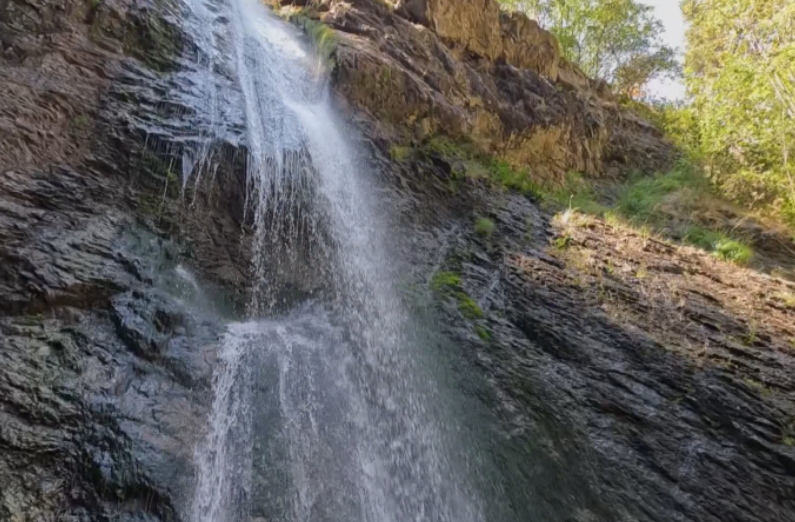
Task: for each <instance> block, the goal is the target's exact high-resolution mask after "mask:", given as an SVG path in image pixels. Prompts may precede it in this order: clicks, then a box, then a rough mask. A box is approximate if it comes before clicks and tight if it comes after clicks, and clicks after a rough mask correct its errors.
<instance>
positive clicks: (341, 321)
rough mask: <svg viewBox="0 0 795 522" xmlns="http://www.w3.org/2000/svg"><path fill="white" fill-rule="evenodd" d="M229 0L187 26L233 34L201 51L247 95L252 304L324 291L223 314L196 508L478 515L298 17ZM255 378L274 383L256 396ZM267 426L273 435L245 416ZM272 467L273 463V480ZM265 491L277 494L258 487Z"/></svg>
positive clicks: (420, 521) (282, 516)
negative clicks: (233, 319) (293, 289)
mask: <svg viewBox="0 0 795 522" xmlns="http://www.w3.org/2000/svg"><path fill="white" fill-rule="evenodd" d="M188 1H189V2H190V3H191V5H193V4H196V5H197V6H198V4H200V3H202V2H205V1H212V0H188ZM220 1H221V2H223V1H224V0H220ZM227 1H228V2H230V3H229V4H223V3H221V4H218V5H214V6H213V7H212V9H210V8H199V7H196V6H194V8H193V9H192V10H191V11H192V12H195V13H200V14H202V16H209V14H210V13H214V16H216V17H217V20H215V21H209V22H208V21H206V20H205V21H204V22H203V24H204V25H202V24H187V25H186V27H187V28H188V29H190V28H192V27H194V26H204V27H212V28H213V31H221V32H223V34H221V35H215V36H213V37H212V38H211V39H209V40H208V38H210V37H208V36H207V35H196V37H197V38H204V39H205V43H206V44H208V45H214V42H216V41H228V42H230V43H231V49H230V50H229V51H228V52H226V54H225V51H224V49H215V51H214V52H213V53H210V54H211V55H213V56H216V57H217V60H218V61H219V62H223V60H227V62H228V63H227V64H226V65H229V66H230V67H231V68H233V69H234V70H235V76H236V79H237V87H238V88H239V91H240V92H242V110H243V112H244V113H245V122H246V130H245V144H246V146H247V148H248V153H249V157H248V190H249V204H250V205H251V207H252V208H253V211H254V227H255V237H254V248H253V251H254V254H253V259H252V266H253V273H254V276H255V280H254V281H253V282H252V285H253V286H254V292H253V299H252V303H251V311H252V314H254V315H255V316H257V315H260V314H263V313H268V312H270V311H271V310H273V309H274V306H275V303H276V301H275V297H274V295H275V294H276V291H277V289H279V288H280V285H282V286H284V284H285V281H286V282H288V283H293V282H299V283H300V282H301V281H302V280H304V279H306V278H309V277H316V278H317V277H318V274H321V277H320V279H323V283H324V284H325V288H326V289H327V295H326V298H325V299H324V300H323V301H322V302H323V303H324V304H323V305H315V306H313V307H304V308H300V309H299V310H295V311H293V312H291V313H290V314H288V315H287V316H286V317H284V318H282V319H280V320H275V319H273V320H269V321H261V322H259V323H252V324H247V325H233V326H230V327H229V330H228V332H227V334H226V336H225V338H224V340H223V343H222V347H221V352H220V364H219V367H218V369H217V372H216V375H215V381H214V387H215V388H214V393H215V399H214V402H213V410H212V414H211V416H210V419H209V427H208V434H207V436H206V440H205V442H204V444H203V445H200V446H199V447H198V448H197V450H196V462H197V468H198V473H199V476H198V479H197V487H196V491H195V497H194V500H193V503H192V512H191V516H192V521H193V522H231V521H233V520H246V519H247V518H248V517H250V516H253V515H252V512H256V513H257V514H258V515H259V516H263V517H264V518H266V519H272V520H285V521H286V522H304V521H305V522H309V521H317V522H332V521H338V520H339V521H342V520H345V521H361V522H405V521H409V520H411V521H415V522H425V521H427V522H431V521H432V522H474V521H477V520H480V519H481V518H482V517H481V514H480V510H479V507H478V506H479V503H478V501H477V499H475V498H473V496H472V494H471V492H469V491H468V490H467V489H466V487H465V486H464V481H462V480H460V477H458V476H457V474H456V473H455V472H454V470H453V467H452V466H451V463H450V455H449V453H448V450H447V449H446V448H445V444H444V443H443V439H444V438H443V437H442V436H441V433H440V430H441V427H440V425H439V420H438V419H435V418H433V415H432V414H431V413H430V412H429V410H428V408H427V402H428V401H429V400H433V395H434V394H435V393H436V390H435V387H434V385H433V382H428V381H427V380H426V379H424V378H423V375H424V374H423V372H422V368H421V363H420V362H419V358H418V350H419V348H417V347H415V346H413V345H412V343H411V342H410V341H409V339H408V336H407V335H406V332H407V329H408V328H409V322H408V319H407V317H406V315H405V313H404V311H403V310H402V308H401V306H400V303H399V299H398V298H397V296H396V295H395V293H394V291H393V288H392V286H393V285H392V282H393V281H392V278H391V276H390V273H389V271H390V267H392V266H393V263H392V262H391V261H390V258H389V256H388V255H387V253H386V249H385V248H384V245H383V244H382V240H383V237H382V236H383V235H384V230H385V227H384V224H383V223H382V221H381V216H380V215H379V212H378V208H377V205H376V202H375V201H374V199H373V197H372V191H371V190H370V189H369V188H368V183H367V182H366V178H364V177H362V176H361V173H360V169H359V167H360V164H361V162H359V161H358V160H357V159H356V154H355V151H354V150H353V149H352V148H351V146H350V145H349V143H348V141H347V140H346V139H345V138H344V137H343V132H342V130H341V129H342V128H343V127H342V126H341V125H340V124H339V123H338V122H337V118H336V116H335V114H334V111H333V110H332V108H331V105H330V103H329V101H328V95H327V91H326V89H325V82H324V81H322V79H321V80H320V81H319V79H318V77H317V74H316V71H317V68H316V63H315V62H314V61H313V59H312V55H311V54H310V53H307V52H306V50H305V49H306V48H305V46H304V45H303V44H302V42H301V41H300V40H299V37H298V34H297V32H296V31H295V29H294V28H292V27H290V26H287V25H285V24H283V23H281V22H279V21H276V20H274V19H272V18H271V16H270V15H269V14H268V13H267V11H266V10H265V8H264V7H263V5H262V4H261V3H260V2H258V1H256V0H227ZM219 20H220V21H223V22H224V23H219ZM194 30H195V29H194ZM208 42H209V43H208ZM213 96H219V97H220V98H221V99H224V100H234V99H236V96H235V95H234V94H232V93H228V94H227V93H224V92H215V91H213ZM209 107H216V105H213V104H212V103H210V104H209ZM213 110H215V109H213ZM220 127H221V126H220V125H219V126H216V127H215V128H220ZM195 161H196V162H197V163H198V162H201V161H202V159H201V157H199V158H197V159H196V160H195ZM268 368H275V370H274V371H270V372H269V371H268V370H267V369H268ZM252 369H256V371H254V372H253V373H252V371H253V370H252ZM258 376H259V377H258ZM257 379H263V381H259V380H257ZM269 380H275V381H276V384H275V386H270V387H269V385H270V384H271V382H270V381H269ZM264 381H267V382H264ZM252 386H254V387H256V388H257V389H260V388H262V389H266V390H270V391H262V392H261V393H260V394H259V395H256V396H257V397H258V399H257V401H261V402H252V400H253V397H254V396H255V394H253V393H252V392H251V389H252ZM273 401H276V402H277V403H278V404H277V405H276V407H274V408H271V407H270V403H271V402H273ZM268 412H270V413H268ZM263 423H264V428H263V430H261V431H263V433H264V432H265V431H267V433H268V434H269V435H268V437H265V436H264V435H263V434H262V433H260V432H258V431H257V430H254V429H253V428H252V426H254V425H263ZM257 447H260V448H261V447H268V448H273V451H272V453H273V455H272V456H269V457H268V458H267V459H266V461H267V463H266V464H265V465H257V466H255V465H253V462H260V460H261V459H259V458H258V457H259V455H255V454H253V453H252V452H255V451H257V450H256V449H255V448H257ZM269 455H270V453H269ZM277 471H283V472H284V473H283V475H279V477H278V478H274V476H275V474H276V473H277ZM271 475H274V476H271ZM263 483H264V484H268V485H269V486H267V487H264V486H261V484H263ZM268 487H270V488H271V490H268V491H265V492H261V491H260V489H263V488H264V489H268ZM273 490H277V492H278V496H279V499H278V501H275V500H273V499H270V500H267V499H266V500H261V499H260V497H262V496H267V495H271V496H272V495H273Z"/></svg>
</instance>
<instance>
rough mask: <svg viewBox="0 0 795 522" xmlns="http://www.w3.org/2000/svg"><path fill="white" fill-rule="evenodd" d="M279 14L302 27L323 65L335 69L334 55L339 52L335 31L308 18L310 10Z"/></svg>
mask: <svg viewBox="0 0 795 522" xmlns="http://www.w3.org/2000/svg"><path fill="white" fill-rule="evenodd" d="M277 13H278V14H280V15H281V16H283V17H285V18H286V19H287V20H289V21H290V22H291V23H293V24H295V25H297V26H299V27H301V28H302V29H303V30H304V32H305V33H306V34H307V35H308V36H309V39H310V40H311V42H312V44H313V45H314V46H315V49H316V50H317V52H318V55H319V57H320V59H321V61H322V63H324V64H325V65H327V66H328V67H330V68H332V69H333V68H334V66H335V61H334V53H336V51H337V43H338V42H339V38H338V37H337V33H335V32H334V30H333V29H331V28H330V27H328V26H327V25H326V24H324V23H323V22H320V21H318V20H314V19H312V18H310V17H309V16H308V15H309V13H310V10H309V9H308V8H304V9H299V10H298V11H287V12H284V13H280V12H277Z"/></svg>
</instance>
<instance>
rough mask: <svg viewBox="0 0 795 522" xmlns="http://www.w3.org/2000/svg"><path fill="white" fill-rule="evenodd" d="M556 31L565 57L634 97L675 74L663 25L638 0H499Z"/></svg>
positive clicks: (673, 59) (671, 52) (676, 71)
mask: <svg viewBox="0 0 795 522" xmlns="http://www.w3.org/2000/svg"><path fill="white" fill-rule="evenodd" d="M501 2H502V4H503V5H504V6H505V7H506V8H507V9H516V10H520V11H523V12H525V13H526V14H527V15H528V16H530V17H531V18H534V19H536V20H537V21H538V23H539V24H540V25H541V26H542V27H545V28H546V29H549V30H550V31H552V33H553V34H555V36H556V37H557V38H558V40H559V42H560V45H561V49H562V50H563V53H564V55H565V56H566V58H568V59H569V60H570V61H572V62H574V63H576V64H577V65H579V67H580V68H581V69H582V70H583V71H584V72H585V73H586V74H588V75H589V76H591V77H598V78H604V79H606V80H607V81H609V82H611V83H612V84H613V86H614V88H615V89H616V90H617V91H618V92H620V93H622V94H626V95H629V96H630V97H636V96H638V95H639V94H641V93H642V89H643V86H644V85H646V84H647V83H648V81H649V80H651V79H652V78H655V77H660V76H675V75H677V74H678V73H679V64H678V62H677V60H676V53H675V51H674V49H671V48H670V47H667V46H665V45H663V44H662V43H661V36H662V33H663V26H662V23H661V22H660V21H659V20H657V19H656V18H655V17H654V14H653V8H652V7H650V6H647V5H644V4H641V3H639V2H638V1H636V0H501Z"/></svg>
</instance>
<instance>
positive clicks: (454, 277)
mask: <svg viewBox="0 0 795 522" xmlns="http://www.w3.org/2000/svg"><path fill="white" fill-rule="evenodd" d="M431 289H432V290H433V291H434V292H437V293H439V294H443V295H447V296H450V297H453V298H455V300H456V301H457V302H458V310H459V311H460V312H461V314H462V315H463V316H464V317H466V318H467V319H469V320H476V319H482V318H483V310H481V309H480V306H478V303H477V302H476V301H475V300H474V299H472V298H471V297H470V296H469V295H467V293H466V292H465V291H464V289H463V287H462V286H461V276H459V275H458V274H456V273H455V272H436V273H435V274H434V275H433V277H432V278H431Z"/></svg>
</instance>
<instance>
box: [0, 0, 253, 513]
mask: <svg viewBox="0 0 795 522" xmlns="http://www.w3.org/2000/svg"><path fill="white" fill-rule="evenodd" d="M171 9H173V6H172V5H170V4H168V3H166V2H160V3H148V2H136V3H133V2H114V1H111V0H108V1H105V2H101V3H100V2H81V1H74V0H57V1H42V2H38V1H32V2H16V1H10V2H9V1H4V2H0V41H1V42H2V49H1V51H2V52H0V92H2V95H0V520H3V521H13V522H23V521H34V520H35V521H50V520H53V521H54V520H59V521H75V522H77V521H88V520H109V519H112V520H130V521H132V520H135V521H144V520H146V521H153V520H176V519H178V518H179V517H180V516H181V515H179V513H180V510H181V509H182V505H183V502H184V499H185V495H186V494H187V493H189V491H190V487H191V483H192V480H193V472H192V466H193V458H192V446H193V444H194V442H195V434H196V433H199V432H200V431H201V422H202V421H203V418H204V415H205V413H206V406H207V404H208V401H209V397H208V393H209V386H210V379H211V376H212V371H213V359H214V354H215V350H216V345H217V340H218V335H219V327H218V325H217V324H216V323H215V321H216V319H212V318H211V317H210V316H209V315H207V314H205V313H204V311H202V309H201V306H200V302H201V301H202V300H201V299H197V298H196V297H197V296H196V294H195V288H194V287H193V285H192V284H191V282H190V277H187V276H186V275H185V274H188V273H189V272H188V270H189V269H188V268H186V266H188V265H189V264H190V263H191V260H190V259H189V258H186V257H185V256H184V253H185V249H186V245H188V244H190V245H191V246H190V250H191V252H192V253H191V257H192V258H193V260H194V262H201V263H205V262H206V263H208V265H207V266H208V267H210V269H209V270H208V271H207V272H205V273H204V276H205V277H207V278H209V279H213V280H215V281H217V283H218V285H219V288H221V289H222V290H221V291H222V292H224V293H226V294H228V295H229V299H230V302H232V303H234V302H235V301H236V300H237V298H236V295H237V294H236V293H235V290H234V289H235V288H238V287H239V285H238V281H239V280H240V279H241V278H242V277H243V274H244V273H245V271H246V270H247V266H246V264H245V262H242V261H240V259H241V258H240V257H239V255H238V254H239V244H238V243H237V238H238V237H239V236H240V232H241V230H244V229H245V227H244V225H243V223H242V216H241V212H240V209H241V207H242V203H241V201H242V200H241V199H240V198H238V197H237V196H242V194H243V193H242V192H241V190H240V189H241V186H240V185H239V184H238V183H237V181H238V180H241V179H242V178H238V177H236V175H237V174H241V173H242V170H241V169H240V168H239V167H240V165H239V162H238V163H236V162H235V161H233V160H229V161H225V162H224V166H223V167H219V168H218V170H217V172H216V174H217V176H218V178H216V179H226V181H227V182H226V183H223V184H222V185H213V184H210V183H209V177H208V178H207V179H206V180H205V182H204V184H203V185H201V184H198V183H195V182H191V183H190V184H189V186H188V187H186V189H187V191H186V194H188V193H191V194H192V196H191V198H190V199H184V198H182V199H180V198H178V197H177V196H178V195H179V194H180V188H179V187H178V186H177V184H178V183H179V181H178V178H177V177H176V175H174V173H173V172H172V169H170V168H169V167H168V165H169V161H170V159H171V158H173V157H174V156H175V155H178V154H179V149H178V148H177V147H176V146H174V147H169V146H168V138H169V132H170V130H169V127H168V126H167V125H165V124H164V122H167V121H168V116H169V112H168V111H169V110H176V108H174V107H168V108H164V107H162V106H160V105H159V101H160V99H161V96H162V93H163V92H164V89H165V86H164V84H163V82H164V81H165V80H164V78H165V77H166V75H164V74H163V73H162V72H163V71H168V70H173V69H174V65H175V63H174V62H175V60H176V59H177V58H178V56H179V50H180V47H181V45H182V42H181V41H180V37H179V34H178V33H177V32H176V30H175V29H174V27H173V26H171V25H170V24H169V23H168V22H167V21H166V20H167V18H168V13H169V12H170V10H171ZM172 114H173V113H172ZM144 118H145V120H144ZM142 121H146V123H147V125H146V126H145V127H146V128H147V129H148V133H145V132H144V131H142V129H143V128H144V126H142V125H141V122H142ZM224 150H225V149H224V145H223V144H218V154H217V157H219V158H220V157H223V156H224ZM243 170H244V169H243ZM232 173H234V174H232ZM220 186H223V188H218V187H220ZM201 187H205V188H204V189H203V188H201ZM210 187H216V188H210ZM194 196H195V197H194ZM190 206H194V208H196V209H201V210H200V211H199V212H198V213H194V212H193V211H189V207H190ZM191 216H194V217H191ZM199 216H201V217H199ZM177 222H179V223H180V226H179V227H177V226H176V223H177ZM225 237H226V238H227V239H224V238H225ZM222 245H225V246H222ZM218 247H220V248H218ZM200 252H204V254H201V253H200ZM178 258H179V259H180V260H181V261H180V262H181V263H183V264H184V266H183V265H180V264H179V263H180V262H178V261H177V259H178ZM180 274H182V275H180ZM191 303H192V304H191ZM213 317H217V315H213Z"/></svg>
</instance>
